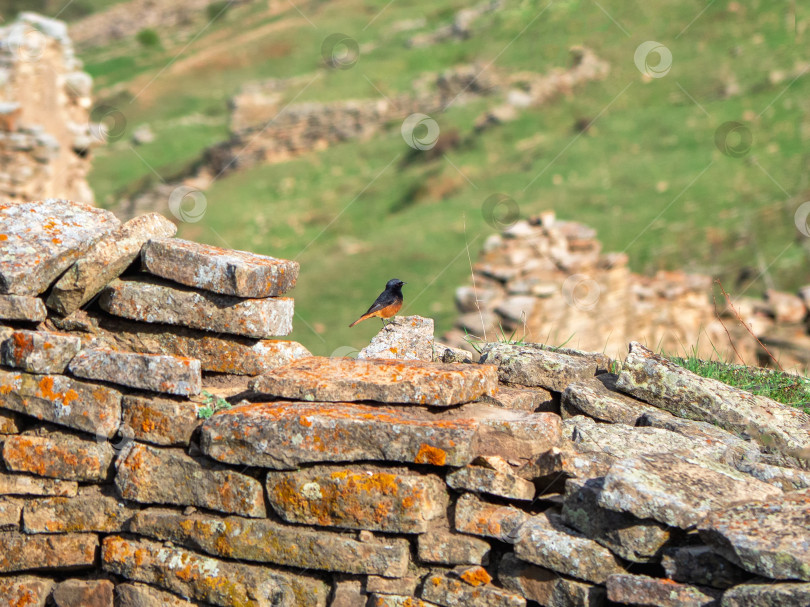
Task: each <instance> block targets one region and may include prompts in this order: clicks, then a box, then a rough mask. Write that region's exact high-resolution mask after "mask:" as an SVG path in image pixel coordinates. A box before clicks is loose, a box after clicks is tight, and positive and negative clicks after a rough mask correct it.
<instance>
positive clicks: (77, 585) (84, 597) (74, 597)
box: [53, 579, 115, 607]
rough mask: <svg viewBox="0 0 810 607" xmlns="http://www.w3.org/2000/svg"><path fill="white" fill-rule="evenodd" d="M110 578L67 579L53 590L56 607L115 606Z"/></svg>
mask: <svg viewBox="0 0 810 607" xmlns="http://www.w3.org/2000/svg"><path fill="white" fill-rule="evenodd" d="M114 588H115V585H114V584H113V583H112V582H111V581H110V580H103V579H102V580H79V579H73V580H65V581H64V582H61V583H60V584H59V585H58V586H57V587H56V588H55V589H54V591H53V602H54V603H55V605H56V607H113V589H114Z"/></svg>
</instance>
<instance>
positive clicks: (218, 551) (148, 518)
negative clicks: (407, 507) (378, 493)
mask: <svg viewBox="0 0 810 607" xmlns="http://www.w3.org/2000/svg"><path fill="white" fill-rule="evenodd" d="M130 531H132V532H133V533H137V534H139V535H143V536H146V537H150V538H153V539H156V540H160V541H170V542H172V543H174V544H176V545H182V546H186V547H188V548H191V549H192V550H197V551H202V552H206V553H208V554H211V555H213V556H220V557H224V558H229V559H238V560H244V561H258V562H264V563H274V564H277V565H285V566H288V567H297V568H302V569H319V570H323V571H335V572H341V573H350V574H360V575H380V576H386V577H394V578H396V577H401V576H404V575H405V574H406V573H407V569H408V562H409V556H410V554H409V553H410V550H409V544H408V541H407V540H404V539H397V540H393V541H391V542H385V543H383V542H378V541H358V540H357V539H355V538H354V537H352V536H351V535H348V534H345V533H334V532H329V531H322V530H318V529H311V528H307V527H301V526H296V525H284V524H280V523H276V522H274V521H271V520H268V519H251V518H242V517H236V516H229V517H218V516H213V515H210V514H194V515H190V516H186V515H183V514H180V513H179V512H176V511H172V510H160V509H148V510H144V511H142V512H140V513H139V514H138V515H137V516H136V517H135V518H134V519H133V521H132V523H131V524H130Z"/></svg>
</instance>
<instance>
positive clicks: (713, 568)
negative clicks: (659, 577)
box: [661, 545, 751, 588]
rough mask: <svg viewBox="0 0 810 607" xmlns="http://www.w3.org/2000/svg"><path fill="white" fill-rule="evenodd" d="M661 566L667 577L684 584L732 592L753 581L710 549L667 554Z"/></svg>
mask: <svg viewBox="0 0 810 607" xmlns="http://www.w3.org/2000/svg"><path fill="white" fill-rule="evenodd" d="M661 565H662V566H663V567H664V571H666V574H667V577H668V578H670V579H673V580H675V581H676V582H683V583H684V584H698V585H701V586H711V587H712V588H730V587H731V586H736V585H737V584H742V583H743V582H745V581H746V580H749V579H750V578H751V574H750V573H748V572H747V571H743V570H742V569H740V568H739V567H737V566H736V565H734V564H733V563H732V562H730V561H728V560H726V559H724V558H723V557H722V556H720V555H719V554H717V552H715V551H714V550H713V549H712V548H710V547H709V546H702V545H698V546H678V547H673V548H669V549H668V550H666V551H665V552H664V554H663V556H662V558H661Z"/></svg>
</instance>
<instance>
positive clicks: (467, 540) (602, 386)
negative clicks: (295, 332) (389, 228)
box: [0, 200, 810, 607]
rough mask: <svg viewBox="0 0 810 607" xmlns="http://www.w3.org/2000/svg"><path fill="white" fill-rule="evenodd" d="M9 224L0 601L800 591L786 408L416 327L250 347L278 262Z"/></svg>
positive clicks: (127, 605) (798, 521) (0, 445)
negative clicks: (457, 342)
mask: <svg viewBox="0 0 810 607" xmlns="http://www.w3.org/2000/svg"><path fill="white" fill-rule="evenodd" d="M26 221H27V223H26ZM119 241H120V242H121V243H122V246H121V247H114V246H110V245H111V243H114V242H119ZM0 242H2V249H0V251H1V252H2V253H1V254H0V363H1V364H2V366H0V460H1V462H2V463H1V466H2V468H1V469H0V601H2V602H3V604H8V605H15V606H22V605H25V606H34V605H36V606H40V607H44V606H46V605H48V606H54V605H55V606H56V607H80V606H81V607H158V606H160V607H165V606H170V607H190V606H208V605H216V606H219V607H245V606H250V607H265V606H296V607H297V606H307V605H313V606H324V607H325V606H326V605H329V606H331V607H345V606H348V607H361V606H365V607H368V606H375V607H405V606H408V605H411V606H412V605H422V606H425V607H433V606H443V607H462V606H464V607H476V606H480V607H491V606H514V607H523V606H531V605H538V604H539V605H544V606H551V607H577V606H583V607H584V606H589V607H598V606H600V605H608V604H627V605H661V606H665V607H666V606H670V605H671V606H673V607H674V606H692V605H721V606H725V607H736V606H743V605H776V604H779V605H796V606H799V605H806V604H807V603H808V600H810V555H809V553H808V551H807V550H806V544H807V543H808V542H810V529H808V526H807V520H808V519H810V464H808V462H809V461H810V416H808V415H806V414H804V413H802V412H801V411H799V410H797V409H791V408H789V407H787V406H784V405H781V404H779V403H776V402H774V401H770V400H769V399H766V398H762V397H754V396H752V395H751V394H748V393H746V392H744V391H741V390H738V389H734V388H731V387H728V386H724V385H723V384H720V383H719V382H716V381H714V380H709V379H702V378H699V377H697V376H695V375H693V374H691V373H690V372H688V371H686V370H685V369H682V368H680V367H677V366H676V365H674V364H672V363H671V362H670V361H668V360H666V359H664V358H662V357H660V356H657V355H655V354H654V353H652V352H651V351H649V350H647V349H646V348H644V347H643V346H641V345H640V344H638V343H632V344H631V345H630V353H629V355H628V356H627V358H626V360H625V361H624V363H623V365H622V366H621V368H620V369H619V368H618V367H617V366H616V364H615V363H614V362H613V361H611V360H610V359H609V358H608V357H607V356H606V355H604V354H594V353H587V352H584V351H580V350H570V349H569V350H565V349H563V350H560V349H552V348H548V347H546V346H543V345H541V344H508V343H492V344H488V345H487V346H486V347H485V348H484V349H483V351H482V355H481V360H480V362H479V363H473V362H472V361H471V360H470V358H469V356H467V354H466V353H465V352H464V351H459V350H454V349H453V348H450V347H447V346H443V345H440V344H437V343H436V342H435V340H434V339H433V335H432V323H431V322H429V319H422V318H419V317H406V318H399V319H396V320H395V322H393V323H390V324H389V325H388V327H386V328H385V329H384V330H383V331H381V332H380V334H379V335H378V336H377V337H376V338H375V344H374V348H373V349H371V350H367V351H366V352H365V357H364V358H362V359H357V360H353V359H344V358H323V357H313V356H310V355H309V353H308V352H306V350H305V349H304V348H303V347H302V346H300V345H298V344H294V343H292V342H288V341H283V340H274V339H270V336H271V335H273V334H276V335H278V334H283V333H284V332H286V331H288V330H289V326H290V322H291V316H292V300H291V299H289V298H288V297H287V296H286V291H287V289H289V288H292V287H293V286H294V284H295V278H296V275H297V270H298V268H297V266H296V264H294V263H293V262H290V261H286V260H281V259H275V258H271V257H266V256H259V255H254V254H251V253H248V252H240V251H226V250H220V249H214V248H212V247H208V246H204V245H196V244H194V243H191V242H187V241H182V240H178V239H175V238H174V230H173V226H172V225H171V224H170V223H169V222H167V221H165V220H163V219H162V218H160V217H159V216H155V215H152V216H148V217H143V218H136V219H133V220H131V221H130V222H127V223H125V224H123V225H121V224H120V223H119V222H118V221H117V220H116V219H115V218H114V217H113V216H112V215H111V214H109V213H108V212H106V211H101V210H99V209H94V208H93V207H89V206H84V205H80V204H77V203H69V202H67V201H61V200H49V201H42V202H37V203H17V204H4V205H0ZM113 269H114V270H113ZM91 278H92V280H91ZM60 285H61V286H60ZM57 286H59V288H57ZM72 287H75V288H72ZM226 311H227V313H226ZM257 333H259V334H260V335H257ZM386 344H388V346H389V347H388V348H387V349H386V348H385V345H386ZM374 352H377V353H378V354H376V355H375V354H374ZM458 360H463V361H465V362H450V361H458ZM617 371H618V372H617ZM232 405H233V406H232Z"/></svg>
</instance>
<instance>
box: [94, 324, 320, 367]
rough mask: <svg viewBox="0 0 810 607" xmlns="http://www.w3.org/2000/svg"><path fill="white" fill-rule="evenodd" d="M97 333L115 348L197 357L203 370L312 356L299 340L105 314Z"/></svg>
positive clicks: (275, 364) (269, 364) (273, 363)
mask: <svg viewBox="0 0 810 607" xmlns="http://www.w3.org/2000/svg"><path fill="white" fill-rule="evenodd" d="M93 319H94V320H96V321H97V322H98V325H99V327H98V328H97V330H96V337H97V339H98V341H99V342H100V343H101V344H104V346H105V347H108V348H111V349H113V350H123V351H126V352H139V353H140V354H167V355H170V356H184V357H187V358H196V359H197V360H199V361H200V366H201V367H202V370H203V371H213V372H215V373H228V374H231V375H261V374H263V373H267V372H268V371H270V370H272V369H275V368H276V367H281V366H282V365H286V364H287V363H290V362H292V361H294V360H297V359H299V358H304V357H307V356H312V354H311V353H310V351H309V350H307V349H306V348H305V347H304V346H302V345H301V344H299V343H298V342H296V341H287V340H281V339H255V338H252V337H242V336H239V335H227V334H221V335H217V334H214V333H209V332H206V331H199V330H196V329H188V328H186V327H179V326H172V325H155V324H151V325H150V324H145V323H140V322H133V321H130V320H126V319H123V318H116V317H112V316H107V315H104V316H103V317H97V316H94V317H93Z"/></svg>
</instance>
